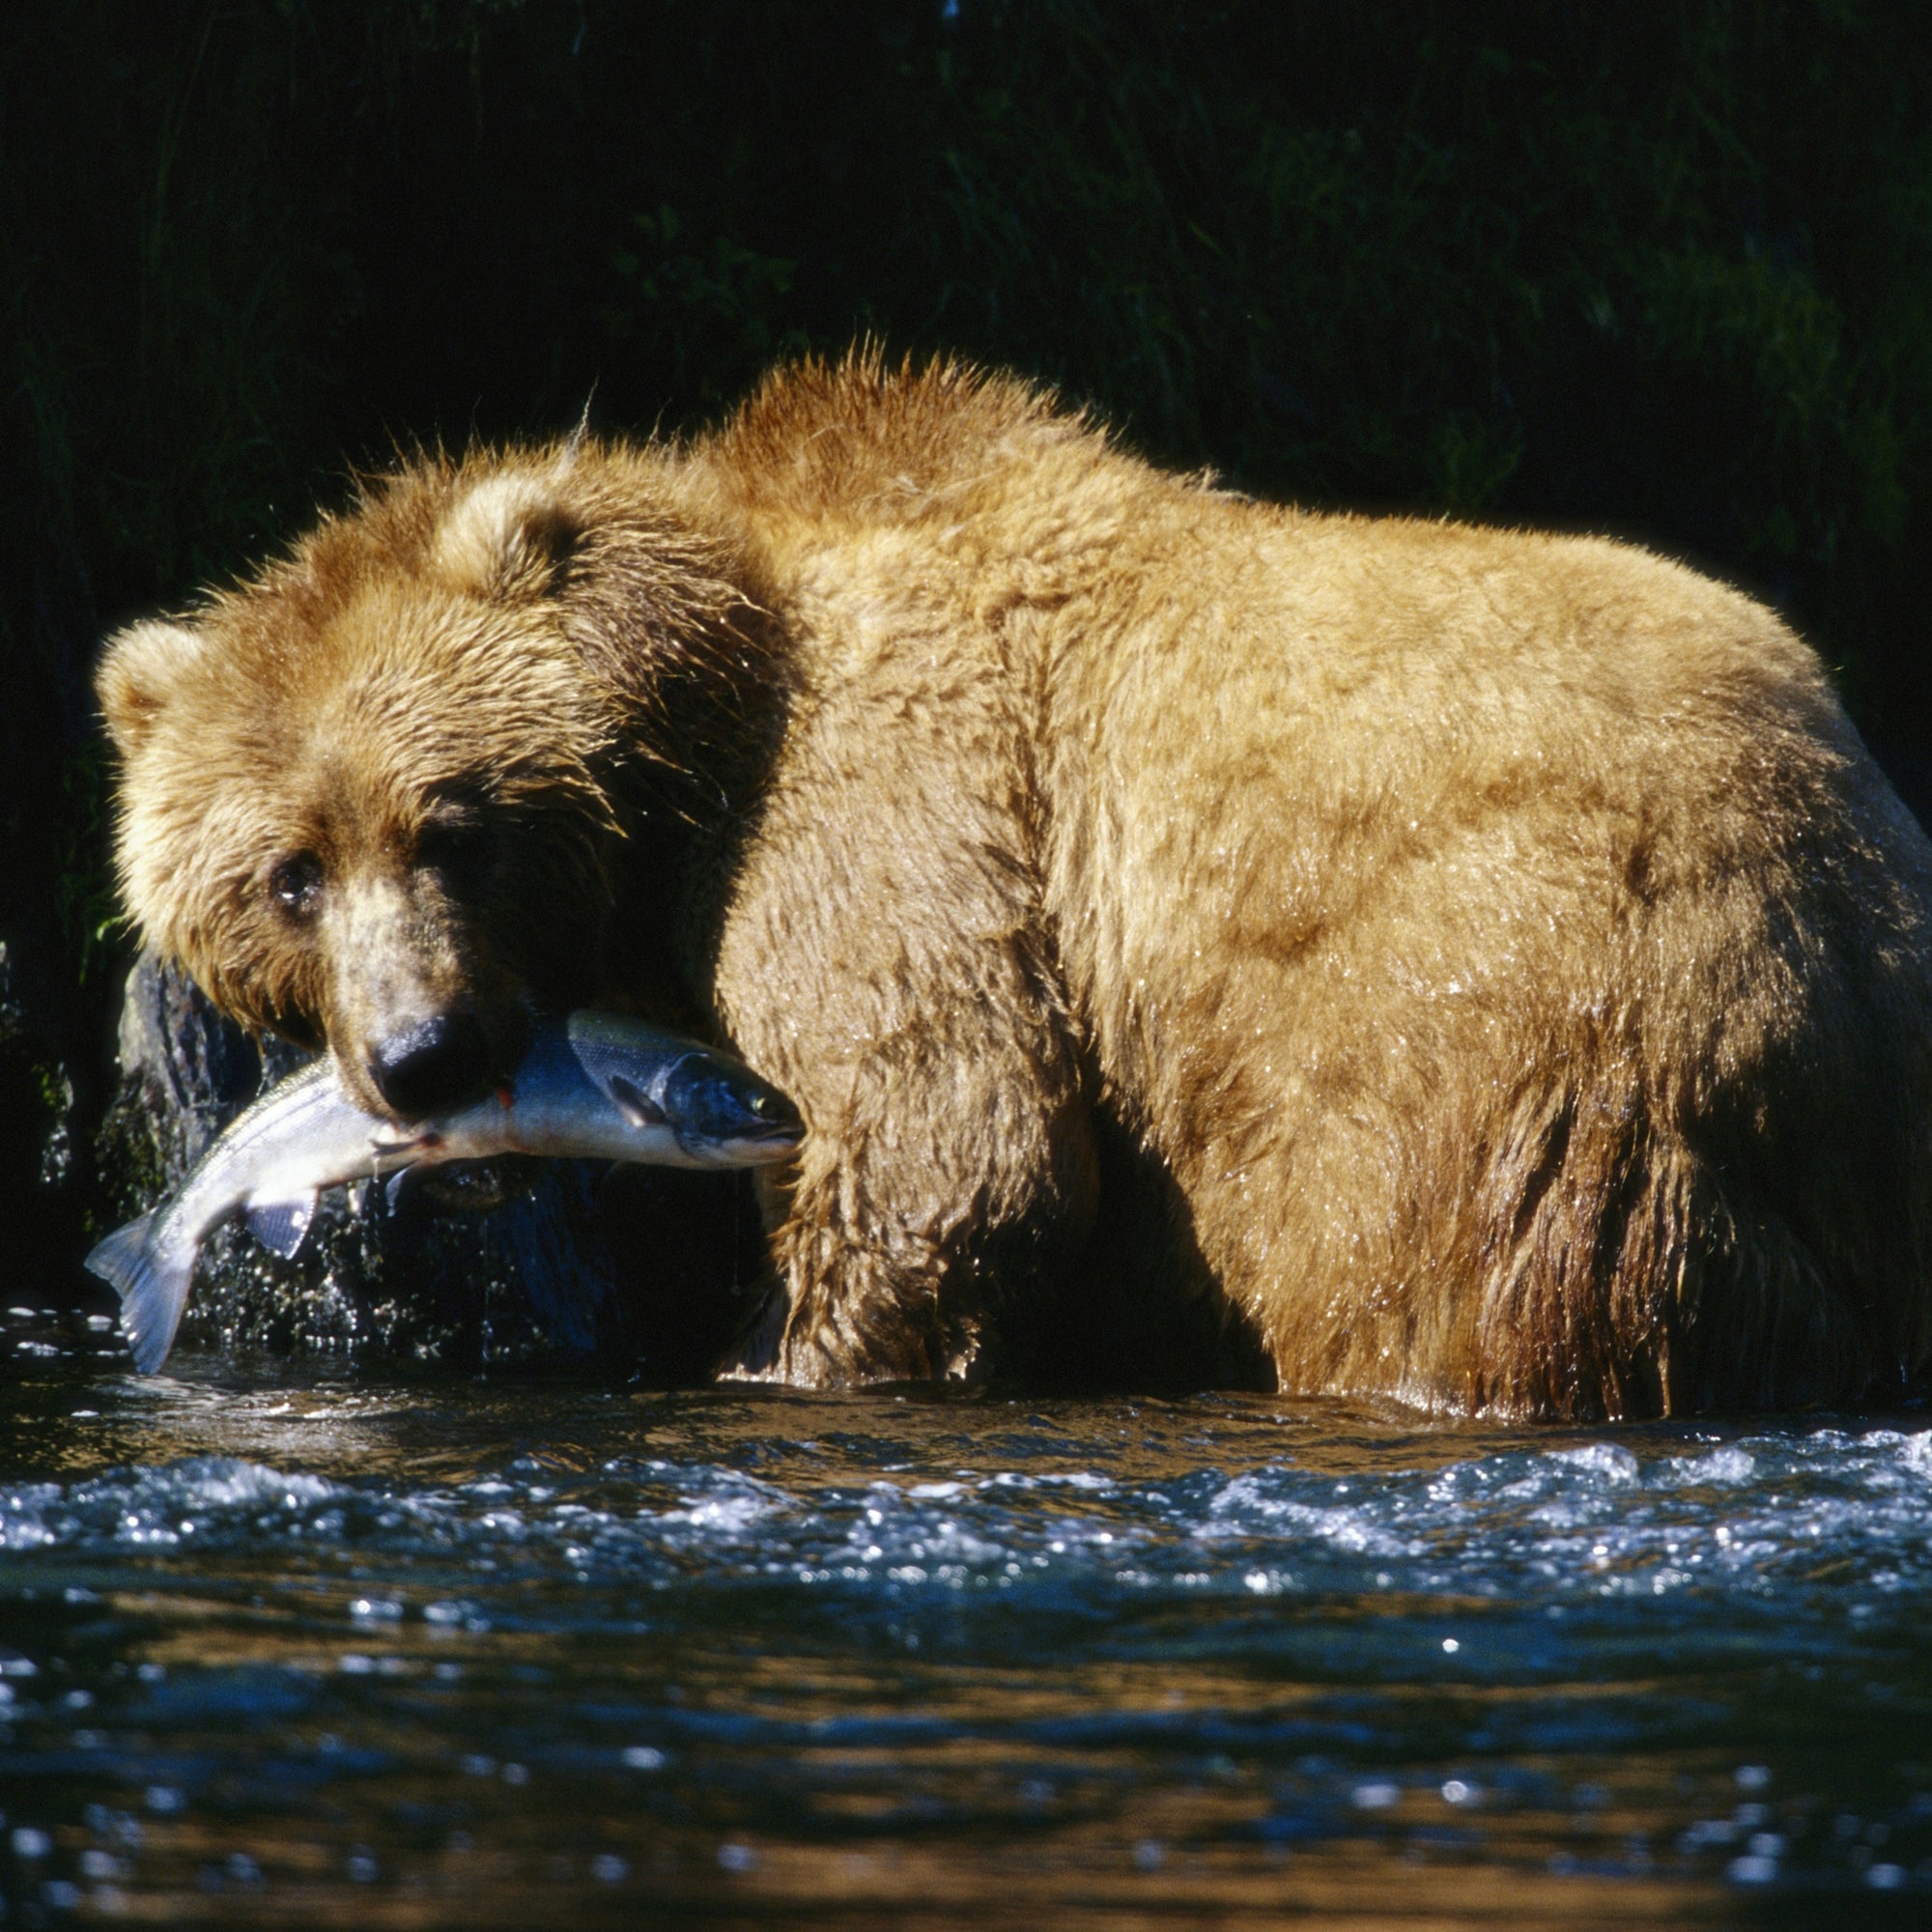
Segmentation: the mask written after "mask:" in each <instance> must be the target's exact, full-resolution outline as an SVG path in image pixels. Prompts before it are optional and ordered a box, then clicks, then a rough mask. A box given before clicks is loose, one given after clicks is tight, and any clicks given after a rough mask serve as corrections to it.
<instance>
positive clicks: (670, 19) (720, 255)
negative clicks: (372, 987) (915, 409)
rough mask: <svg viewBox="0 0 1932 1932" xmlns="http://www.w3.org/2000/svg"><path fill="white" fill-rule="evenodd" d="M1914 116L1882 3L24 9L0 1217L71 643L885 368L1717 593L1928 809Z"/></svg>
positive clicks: (60, 909)
mask: <svg viewBox="0 0 1932 1932" xmlns="http://www.w3.org/2000/svg"><path fill="white" fill-rule="evenodd" d="M1928 81H1932V33H1928V32H1927V31H1926V22H1925V14H1924V11H1923V9H1922V7H1920V6H1918V5H1913V4H1897V5H1887V4H1861V0H1754V4H1742V0H1740V4H1731V3H1730V0H1677V4H1665V0H1659V4H1641V5H1635V6H1633V5H1629V4H1590V5H1585V4H1576V5H1561V6H1547V5H1520V6H1506V5H1498V4H1487V5H1486V4H1479V0H1440V4H1435V0H1399V4H1388V5H1372V4H1364V5H1360V6H1349V5H1336V4H1334V0H1188V4H1186V5H1176V4H1175V3H1174V0H1109V4H1082V0H957V4H955V5H942V4H940V0H881V4H876V5H830V4H823V5H820V4H799V3H798V0H762V3H756V0H754V4H740V5H728V4H720V0H689V4H686V3H685V0H660V4H652V5H643V4H623V0H521V4H520V0H223V3H222V4H204V0H194V3H193V4H188V3H187V0H147V3H146V4H142V5H128V4H127V0H40V4H36V5H33V6H26V7H19V8H14V9H9V10H7V14H6V23H5V24H4V25H0V302H4V305H5V335H4V353H5V357H6V360H5V371H4V374H5V381H4V390H0V393H3V394H4V404H0V491H4V494H5V515H4V518H0V760H4V766H0V836H3V837H4V853H5V863H4V867H0V939H4V940H5V941H6V942H7V943H8V953H7V961H8V966H9V970H10V974H11V979H12V993H11V995H10V996H9V999H10V1000H11V1005H8V1004H7V1003H6V1002H0V1006H5V1011H4V1013H0V1036H4V1037H5V1043H3V1044H0V1082H4V1084H5V1089H6V1091H5V1092H4V1093H0V1140H4V1141H5V1143H6V1145H5V1146H4V1148H0V1159H4V1172H5V1175H6V1177H7V1179H6V1180H5V1181H4V1182H3V1183H0V1212H4V1213H5V1214H6V1215H8V1216H9V1217H10V1225H11V1226H12V1227H13V1228H14V1229H16V1230H17V1229H24V1228H25V1227H26V1225H27V1224H26V1223H25V1222H23V1221H21V1220H20V1219H19V1217H20V1216H22V1215H39V1216H40V1217H41V1220H40V1222H39V1223H38V1224H37V1225H39V1226H40V1227H41V1228H42V1229H43V1232H44V1231H49V1230H50V1231H51V1235H52V1236H53V1237H60V1238H65V1235H64V1234H63V1232H62V1231H63V1230H67V1231H68V1232H71V1231H72V1228H73V1226H74V1225H75V1216H76V1215H77V1214H78V1212H79V1211H80V1209H81V1208H82V1207H83V1206H84V1205H85V1200H86V1195H87V1168H88V1164H89V1163H88V1157H87V1153H86V1132H87V1128H88V1126H89V1123H90V1122H91V1121H92V1119H93V1118H94V1117H95V1113H96V1111H97V1110H98V1107H99V1102H100V1099H101V1094H102V1088H103V1085H104V1083H105V1082H106V1081H107V1080H108V1079H109V1078H110V1077H111V1070H110V1069H111V1062H110V1059H109V1045H110V1038H111V1021H112V1009H113V1005H114V997H115V994H116V991H117V989H118V979H119V975H120V971H121V969H122V967H123V966H124V965H125V961H126V957H127V942H126V939H125V936H123V935H121V934H119V933H118V932H116V931H115V930H114V929H113V928H112V926H111V925H110V924H109V923H108V922H109V920H110V918H111V913H112V900H111V893H110V891H109V882H108V878H107V874H106V871H105V867H104V864H103V833H104V827H103V788H104V767H103V762H102V759H101V756H100V753H99V747H98V741H97V737H96V727H95V722H94V718H93V715H92V709H91V700H90V696H89V692H88V683H87V678H88V668H89V665H90V661H91V659H92V656H93V653H94V651H95V649H96V646H97V642H98V639H99V637H100V635H101V633H102V632H103V630H104V629H106V628H108V627H111V626H112V625H113V624H115V623H116V622H118V621H120V620H122V619H124V618H127V617H128V616H130V615H133V614H136V613H138V612H141V611H149V610H153V609H155V608H156V607H165V606H170V605H180V604H181V603H183V602H184V601H185V600H186V599H188V598H189V597H190V596H191V595H192V593H193V591H194V588H195V586H196V585H197V584H198V583H201V582H205V581H207V580H209V579H211V578H219V577H221V576H222V575H224V574H226V573H229V572H232V571H235V570H236V569H238V568H239V567H241V565H243V564H244V563H245V562H246V561H247V560H248V559H250V558H252V557H254V556H256V555H258V554H260V553H261V552H262V551H263V550H264V548H265V547H270V546H273V545H274V544H276V543H277V542H279V541H280V540H281V539H282V538H284V537H285V536H286V535H287V534H288V533H289V532H291V531H292V530H293V529H294V528H295V527H297V526H298V525H299V524H300V523H301V522H302V521H303V520H304V519H305V518H307V517H308V516H309V515H310V514H311V512H312V510H313V507H314V505H315V504H316V502H317V501H318V499H320V500H323V501H329V500H332V499H337V498H339V497H341V495H342V494H343V492H344V489H345V479H346V476H347V473H348V470H349V468H350V466H351V465H354V464H366V463H372V462H374V463H380V462H381V461H383V460H384V456H385V454H386V452H388V451H389V450H390V449H391V448H392V447H393V445H394V444H395V442H396V441H398V440H413V439H424V440H435V439H439V438H440V439H442V440H446V441H450V442H455V443H460V442H462V441H464V440H467V439H469V438H470V437H472V436H485V437H502V436H510V435H516V434H519V433H522V432H526V431H529V432H552V431H555V430H557V429H559V428H561V427H564V426H567V425H569V424H570V423H572V422H574V421H575V420H576V419H577V418H578V416H579V415H580V413H581V412H582V411H583V410H584V408H585V405H586V402H588V405H589V411H590V415H591V419H592V421H593V422H594V423H595V424H596V425H597V426H598V427H600V428H605V429H619V428H622V429H632V430H639V431H648V430H649V429H651V428H652V427H653V426H654V425H657V424H664V425H666V426H674V425H683V424H687V423H690V422H693V421H696V420H699V419H702V418H703V417H705V416H707V415H711V414H715V413H716V412H719V411H720V410H722V409H723V408H725V406H726V405H727V404H728V403H729V401H730V399H731V398H732V397H733V396H734V395H736V394H737V393H738V391H739V390H740V389H741V388H742V387H743V385H744V384H746V383H747V382H748V381H749V380H750V379H751V378H753V376H754V375H755V374H756V373H757V371H758V370H759V369H760V368H761V367H762V366H763V365H764V364H766V363H767V362H768V361H770V360H771V359H772V358H773V357H774V356H776V355H781V354H784V353H786V352H788V351H791V350H794V349H797V348H801V347H805V346H812V347H817V348H821V349H828V350H837V349H838V348H839V347H841V346H842V345H844V344H845V343H847V342H848V341H850V340H851V339H852V338H853V336H854V335H856V334H860V333H864V332H869V333H872V334H875V335H876V336H878V337H879V338H881V339H882V340H883V341H884V342H885V343H886V344H887V345H888V347H889V348H890V349H891V350H893V351H895V352H897V351H901V350H906V351H915V352H917V351H923V350H926V349H934V348H947V349H952V350H959V351H963V352H965V353H966V354H968V355H973V356H977V357H982V358H985V359H988V360H991V361H996V362H1001V363H1006V364H1010V365H1012V366H1015V367H1017V368H1020V369H1023V370H1026V371H1029V372H1031V373H1033V374H1036V375H1037V376H1040V377H1043V378H1045V379H1047V380H1049V381H1051V382H1053V383H1055V384H1059V385H1061V387H1062V388H1063V389H1064V390H1065V393H1066V394H1067V395H1069V396H1071V397H1077V398H1082V399H1088V400H1091V401H1093V402H1094V404H1096V405H1097V406H1098V407H1099V409H1100V410H1101V411H1103V412H1105V413H1106V414H1107V416H1109V417H1110V418H1111V419H1112V420H1113V421H1114V422H1115V423H1116V424H1118V425H1119V427H1120V429H1121V432H1122V434H1123V435H1124V436H1125V437H1126V438H1127V439H1129V440H1131V441H1132V442H1134V443H1136V444H1138V445H1139V446H1141V447H1143V448H1144V449H1146V450H1148V451H1149V452H1150V453H1151V454H1153V455H1155V456H1157V457H1159V458H1161V459H1163V460H1165V461H1170V462H1175V463H1179V464H1184V465H1190V466H1195V465H1211V466H1213V467H1214V468H1216V469H1220V470H1221V471H1223V472H1224V473H1225V474H1226V475H1228V476H1229V477H1231V478H1232V479H1234V480H1235V481H1236V482H1238V483H1239V484H1241V485H1242V486H1244V487H1246V488H1249V489H1251V490H1254V491H1257V492H1264V493H1266V494H1269V495H1278V496H1284V497H1296V498H1299V499H1301V500H1303V501H1307V502H1312V503H1323V504H1350V505H1356V506H1363V507H1371V508H1396V507H1401V508H1407V509H1414V510H1419V511H1423V512H1427V513H1431V514H1434V513H1437V512H1450V513H1454V514H1457V515H1461V516H1468V517H1480V518H1485V519H1492V520H1499V521H1504V522H1510V523H1534V524H1543V525H1557V526H1571V527H1576V528H1588V529H1602V530H1612V531H1617V532H1621V533H1625V534H1628V535H1631V536H1634V537H1635V538H1638V539H1640V540H1641V541H1644V542H1646V543H1649V544H1652V545H1655V546H1657V547H1659V548H1662V549H1663V550H1666V551H1669V552H1672V553H1675V554H1681V555H1684V556H1687V557H1690V558H1692V559H1693V560H1695V561H1697V562H1699V563H1702V564H1704V565H1706V566H1708V567H1710V568H1712V569H1714V570H1716V571H1718V572H1719V573H1721V574H1722V575H1724V576H1726V577H1729V578H1732V579H1734V580H1736V581H1738V582H1743V583H1745V584H1747V585H1749V586H1751V587H1752V588H1754V589H1756V590H1757V591H1758V592H1759V593H1761V594H1762V595H1764V596H1766V597H1768V598H1770V599H1771V600H1773V601H1774V602H1775V603H1776V604H1777V605H1778V606H1779V607H1781V608H1782V609H1783V610H1784V611H1787V612H1788V613H1789V615H1790V616H1791V617H1792V618H1793V619H1794V620H1795V621H1796V622H1797V623H1798V624H1799V625H1800V626H1801V627H1802V628H1803V629H1804V631H1805V632H1806V633H1807V634H1808V635H1809V636H1810V637H1811V638H1812V639H1814V640H1815V641H1816V642H1817V643H1818V644H1819V645H1820V647H1821V648H1822V649H1823V650H1824V652H1825V653H1826V655H1827V657H1828V658H1829V659H1830V660H1831V662H1832V663H1833V666H1834V667H1835V668H1836V669H1837V671H1838V674H1839V676H1840V680H1841V685H1842V688H1843V690H1844V693H1845V696H1846V698H1847V700H1848V702H1849V703H1850V705H1851V707H1852V709H1853V711H1854V714H1855V715H1856V717H1857V718H1858V720H1859V722H1860V724H1861V726H1862V728H1863V729H1864V730H1865V732H1866V734H1867V736H1868V737H1869V738H1870V740H1871V741H1872V743H1873V744H1874V746H1875V748H1876V749H1877V750H1878V752H1879V754H1880V755H1881V757H1883V758H1884V759H1885V760H1886V761H1887V763H1888V765H1889V768H1890V769H1891V771H1892V773H1893V775H1894V777H1895V778H1896V780H1897V781H1898V782H1899V783H1900V785H1901V788H1902V789H1903V790H1904V791H1905V793H1906V795H1907V797H1908V798H1909V799H1910V800H1911V801H1912V802H1913V803H1914V804H1915V806H1917V807H1918V809H1919V810H1920V811H1921V814H1922V813H1923V811H1924V809H1925V807H1926V805H1927V803H1928V802H1932V758H1928V750H1929V749H1932V731H1929V730H1928V726H1932V661H1928V657H1927V653H1926V651H1925V649H1924V648H1923V644H1922V641H1921V640H1922V639H1923V637H1924V631H1925V626H1924V617H1923V612H1924V610H1925V607H1926V603H1927V599H1928V593H1929V592H1932V552H1928V546H1927V541H1926V539H1927V513H1928V503H1932V495H1929V494H1928V490H1927V483H1928V458H1932V410H1928V404H1929V403H1932V86H1928ZM70 1083H71V1086H72V1087H73V1089H74V1090H75V1094H76V1097H75V1098H74V1100H73V1102H72V1104H71V1106H69V1104H68V1102H67V1099H66V1094H67V1089H68V1085H69V1084H70ZM64 1112H65V1114H66V1116H67V1117H68V1126H69V1140H70V1143H71V1148H72V1149H73V1150H75V1153H74V1158H73V1159H72V1161H71V1166H70V1174H69V1179H67V1181H66V1182H65V1183H64V1184H63V1185H62V1186H58V1187H55V1188H53V1189H52V1190H48V1189H46V1188H43V1187H37V1186H35V1185H33V1184H32V1182H31V1177H32V1175H33V1174H34V1173H35V1172H36V1171H37V1168H38V1166H39V1164H40V1163H41V1162H42V1160H43V1151H44V1143H45V1141H46V1137H47V1134H48V1131H49V1128H50V1127H51V1126H53V1125H54V1124H55V1123H56V1122H57V1119H58V1118H59V1117H61V1116H62V1115H63V1113H64ZM55 1152H56V1154H58V1152H59V1149H58V1147H56V1149H55ZM59 1164H60V1163H59V1160H58V1159H57V1158H56V1159H55V1160H54V1162H53V1165H54V1167H56V1168H58V1167H59ZM48 1216H51V1217H52V1218H51V1220H49V1219H48V1218H47V1217H48ZM13 1245H14V1248H15V1251H17V1245H18V1243H17V1237H16V1238H15V1239H14V1242H13Z"/></svg>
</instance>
